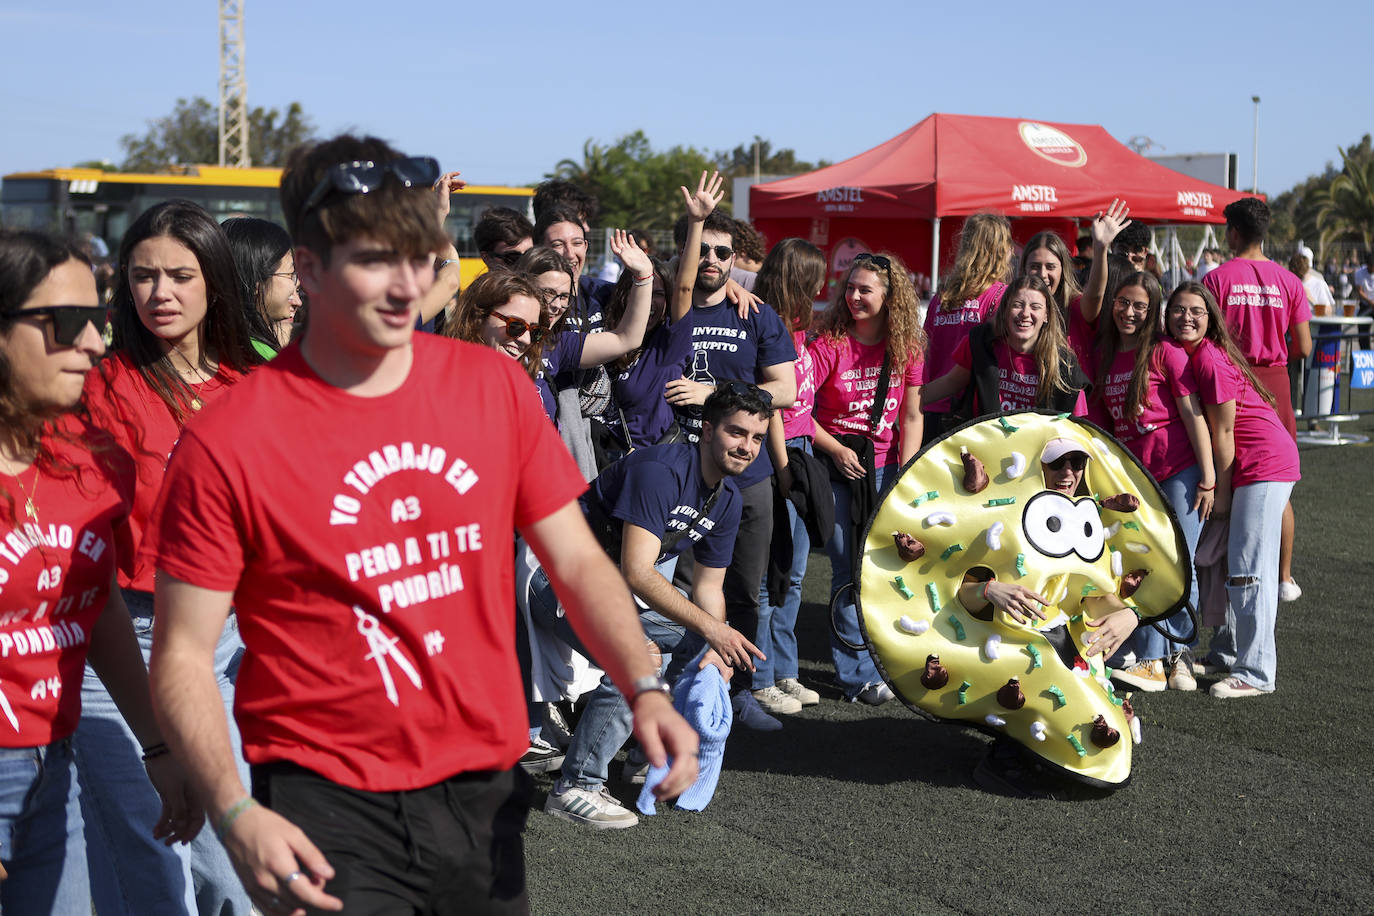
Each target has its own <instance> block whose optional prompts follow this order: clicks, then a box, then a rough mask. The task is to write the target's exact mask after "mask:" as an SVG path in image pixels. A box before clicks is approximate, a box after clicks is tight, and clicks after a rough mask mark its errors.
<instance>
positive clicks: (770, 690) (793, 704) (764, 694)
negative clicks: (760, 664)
mask: <svg viewBox="0 0 1374 916" xmlns="http://www.w3.org/2000/svg"><path fill="white" fill-rule="evenodd" d="M754 699H756V700H758V701H759V705H760V706H762V707H763V708H764V709H766V710H768V711H769V712H771V713H772V714H773V715H775V716H777V715H783V716H790V715H792V714H794V713H799V712H801V711H802V701H801V700H799V699H797V698H796V697H793V696H788V695H787V694H785V693H783V692H782V691H781V690H779V689H778V688H777V687H776V686H774V687H765V688H763V689H762V690H755V691H754Z"/></svg>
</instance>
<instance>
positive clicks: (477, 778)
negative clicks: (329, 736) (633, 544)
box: [252, 763, 531, 916]
mask: <svg viewBox="0 0 1374 916" xmlns="http://www.w3.org/2000/svg"><path fill="white" fill-rule="evenodd" d="M252 772H253V797H254V798H256V799H257V800H258V802H259V803H261V804H262V805H264V806H266V807H268V808H271V809H272V810H273V811H275V812H276V813H277V814H280V815H281V816H282V817H285V818H286V819H287V820H289V821H291V822H292V823H293V824H295V825H296V826H297V827H300V828H301V830H303V831H304V832H305V835H306V836H307V837H309V838H310V841H311V842H312V843H314V844H315V845H316V846H317V847H319V849H320V851H321V852H322V853H324V856H325V858H326V859H328V860H329V864H330V865H332V866H333V867H334V878H333V880H331V881H329V882H328V883H327V884H326V885H325V891H326V892H327V893H330V894H333V895H334V896H335V897H338V898H339V899H340V900H342V901H343V903H344V909H343V911H344V912H345V913H349V914H353V913H359V914H383V913H385V914H402V913H404V914H426V916H428V914H434V916H439V914H447V913H491V914H511V913H519V914H524V913H528V912H529V899H528V897H527V896H526V893H525V852H524V845H523V842H522V840H521V837H520V834H521V832H522V831H523V830H524V829H525V818H526V817H527V815H528V813H529V804H530V793H531V783H530V778H529V776H527V775H526V774H525V772H524V771H523V770H521V769H520V768H519V767H515V768H514V769H512V770H506V771H504V772H477V773H460V774H458V775H457V776H453V777H451V778H449V779H446V780H444V781H443V782H441V783H437V784H435V785H432V786H427V787H425V788H423V789H413V790H410V791H405V792H364V791H362V790H359V789H350V788H347V787H345V786H341V785H339V784H338V783H335V782H331V781H330V780H328V779H325V778H324V777H323V776H320V775H319V774H318V773H315V772H312V771H310V770H307V769H304V768H303V767H299V766H296V765H295V764H291V763H269V764H261V765H256V766H254V767H253V768H252ZM312 912H313V911H312Z"/></svg>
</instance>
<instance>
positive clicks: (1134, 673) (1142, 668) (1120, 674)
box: [1112, 658, 1169, 693]
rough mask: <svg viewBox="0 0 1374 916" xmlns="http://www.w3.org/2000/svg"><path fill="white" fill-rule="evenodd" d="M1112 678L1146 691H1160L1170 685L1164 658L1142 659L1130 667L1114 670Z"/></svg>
mask: <svg viewBox="0 0 1374 916" xmlns="http://www.w3.org/2000/svg"><path fill="white" fill-rule="evenodd" d="M1112 680H1115V681H1120V682H1121V683H1123V684H1129V685H1130V686H1132V687H1134V688H1135V689H1136V690H1143V691H1145V692H1146V693H1159V692H1160V691H1161V690H1164V689H1166V688H1167V687H1168V686H1169V680H1168V678H1167V677H1166V676H1165V674H1164V660H1163V659H1162V658H1151V659H1142V660H1140V661H1138V662H1136V663H1135V664H1134V665H1132V666H1131V667H1129V668H1122V669H1121V670H1120V671H1114V672H1112Z"/></svg>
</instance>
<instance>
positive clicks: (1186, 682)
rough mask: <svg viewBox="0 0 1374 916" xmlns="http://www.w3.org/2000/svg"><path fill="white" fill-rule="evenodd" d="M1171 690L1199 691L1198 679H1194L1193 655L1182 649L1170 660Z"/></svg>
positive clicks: (1169, 679)
mask: <svg viewBox="0 0 1374 916" xmlns="http://www.w3.org/2000/svg"><path fill="white" fill-rule="evenodd" d="M1168 669H1169V677H1168V681H1169V689H1170V690H1197V678H1195V677H1193V653H1192V652H1189V651H1188V650H1187V649H1180V650H1178V652H1176V653H1175V654H1174V655H1173V657H1172V658H1170V659H1169V664H1168Z"/></svg>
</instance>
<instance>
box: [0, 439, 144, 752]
mask: <svg viewBox="0 0 1374 916" xmlns="http://www.w3.org/2000/svg"><path fill="white" fill-rule="evenodd" d="M61 429H62V432H61V433H60V434H56V435H51V434H50V435H46V436H44V440H43V441H44V448H45V449H47V451H48V453H49V454H50V455H51V458H52V460H51V462H44V463H43V466H42V467H39V466H34V467H31V468H29V469H28V470H26V471H24V472H23V473H22V474H20V475H19V483H20V484H22V486H18V485H15V484H14V482H13V478H9V479H7V480H6V481H5V489H6V490H8V491H9V497H10V498H9V499H5V498H2V497H0V747H38V746H40V745H44V744H49V743H51V742H53V741H57V740H60V739H62V738H65V737H67V736H68V735H70V734H71V733H72V732H73V731H75V730H76V723H77V720H78V719H79V718H80V717H81V678H82V676H83V674H84V672H85V668H86V653H87V651H88V650H89V649H90V638H91V632H92V630H93V629H94V627H95V622H96V620H97V619H98V618H99V617H100V614H101V612H102V611H104V610H105V604H106V602H107V601H108V600H109V597H110V587H111V585H112V583H113V582H114V571H115V551H116V543H117V542H118V549H120V550H123V549H125V548H126V547H127V538H128V526H127V525H126V524H125V522H126V521H127V519H128V515H129V506H130V503H131V502H132V501H133V495H134V469H133V462H132V460H130V458H129V456H128V455H127V454H125V453H124V452H123V451H121V450H120V449H118V448H117V447H116V446H115V445H114V443H113V442H112V441H111V440H110V437H109V435H107V434H106V433H105V432H103V431H101V430H97V429H94V428H91V427H88V426H85V425H84V424H82V423H81V422H79V421H77V420H74V419H71V418H64V419H63V420H62V421H61ZM73 440H75V441H73ZM93 447H94V448H95V449H96V451H97V452H98V455H93V454H92V448H93ZM26 494H27V495H28V496H29V497H32V499H33V503H34V506H35V508H36V512H37V519H36V520H35V519H31V518H29V517H28V515H27V513H26V512H25V508H24V506H25V502H26Z"/></svg>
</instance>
